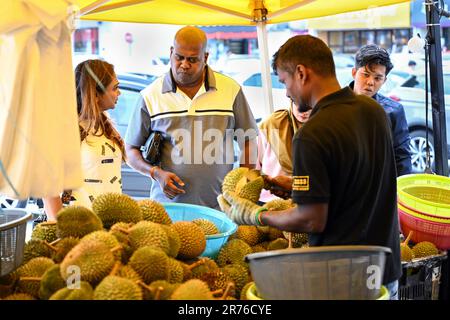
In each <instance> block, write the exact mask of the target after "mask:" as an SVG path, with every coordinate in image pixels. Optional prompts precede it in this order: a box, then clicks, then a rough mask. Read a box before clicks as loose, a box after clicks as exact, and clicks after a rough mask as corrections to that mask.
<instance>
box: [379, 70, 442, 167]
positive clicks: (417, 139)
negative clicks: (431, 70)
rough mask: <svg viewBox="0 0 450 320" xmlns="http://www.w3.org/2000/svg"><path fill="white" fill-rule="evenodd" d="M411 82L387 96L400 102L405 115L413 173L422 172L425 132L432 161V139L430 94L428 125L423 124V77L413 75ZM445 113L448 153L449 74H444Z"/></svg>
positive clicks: (424, 156)
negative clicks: (409, 136) (409, 138)
mask: <svg viewBox="0 0 450 320" xmlns="http://www.w3.org/2000/svg"><path fill="white" fill-rule="evenodd" d="M412 77H413V81H409V82H408V83H406V84H405V85H402V86H398V87H396V88H394V89H392V90H391V91H390V92H389V94H388V96H389V97H390V98H391V99H394V100H396V101H398V102H400V103H401V104H402V105H403V107H404V109H405V114H406V120H407V121H408V127H409V131H410V134H411V152H412V163H413V171H414V172H423V171H424V169H425V160H426V153H425V148H426V131H427V130H428V139H429V143H430V150H431V159H432V160H434V139H433V123H432V121H433V120H432V111H431V94H430V93H429V100H428V101H429V104H428V108H429V109H428V125H426V124H425V76H424V75H414V76H412ZM444 94H445V105H446V107H445V112H446V117H447V119H446V126H447V149H448V150H449V151H450V144H449V143H450V134H449V133H450V130H449V129H450V121H449V116H448V114H449V113H450V72H448V73H444Z"/></svg>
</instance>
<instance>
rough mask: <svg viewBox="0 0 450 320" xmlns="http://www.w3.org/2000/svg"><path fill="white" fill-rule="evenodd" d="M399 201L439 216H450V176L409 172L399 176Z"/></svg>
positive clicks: (445, 217)
mask: <svg viewBox="0 0 450 320" xmlns="http://www.w3.org/2000/svg"><path fill="white" fill-rule="evenodd" d="M397 196H398V201H399V202H400V203H402V204H403V205H406V206H407V207H409V208H412V209H414V210H416V211H418V212H422V213H424V214H427V215H432V216H434V217H437V218H444V219H449V218H450V178H448V177H444V176H438V175H433V174H409V175H405V176H401V177H398V178H397Z"/></svg>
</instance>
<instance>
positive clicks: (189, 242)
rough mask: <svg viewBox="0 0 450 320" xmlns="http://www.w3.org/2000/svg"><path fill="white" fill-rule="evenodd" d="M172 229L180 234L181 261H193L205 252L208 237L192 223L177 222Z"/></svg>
mask: <svg viewBox="0 0 450 320" xmlns="http://www.w3.org/2000/svg"><path fill="white" fill-rule="evenodd" d="M172 228H174V229H175V231H176V232H178V235H179V237H180V241H181V246H180V250H179V252H178V255H177V257H178V258H180V259H193V258H196V257H198V256H199V255H201V254H202V253H203V251H205V248H206V237H205V234H204V233H203V230H202V229H201V228H200V227H199V226H197V225H196V224H195V223H193V222H191V221H177V222H175V223H174V224H172Z"/></svg>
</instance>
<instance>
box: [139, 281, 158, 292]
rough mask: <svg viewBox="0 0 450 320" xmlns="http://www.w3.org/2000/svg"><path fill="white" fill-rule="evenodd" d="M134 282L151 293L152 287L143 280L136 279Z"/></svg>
mask: <svg viewBox="0 0 450 320" xmlns="http://www.w3.org/2000/svg"><path fill="white" fill-rule="evenodd" d="M136 283H137V284H138V285H140V286H141V287H142V288H144V289H145V290H147V291H150V292H151V293H153V291H154V290H153V288H151V287H149V286H148V285H147V284H146V283H145V282H144V281H142V280H138V281H136Z"/></svg>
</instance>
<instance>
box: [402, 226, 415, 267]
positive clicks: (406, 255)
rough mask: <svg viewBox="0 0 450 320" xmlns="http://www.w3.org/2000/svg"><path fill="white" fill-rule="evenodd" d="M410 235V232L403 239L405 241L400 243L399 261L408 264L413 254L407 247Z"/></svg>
mask: <svg viewBox="0 0 450 320" xmlns="http://www.w3.org/2000/svg"><path fill="white" fill-rule="evenodd" d="M412 234H413V232H412V231H410V232H409V234H408V237H407V238H406V239H405V241H404V242H402V243H400V257H401V261H406V262H409V261H411V260H412V259H414V252H413V251H412V250H411V248H410V247H409V246H408V243H409V239H410V238H411V236H412Z"/></svg>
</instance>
